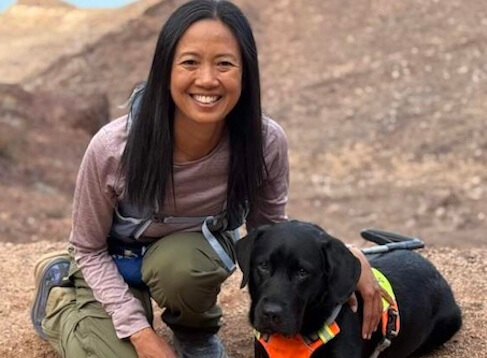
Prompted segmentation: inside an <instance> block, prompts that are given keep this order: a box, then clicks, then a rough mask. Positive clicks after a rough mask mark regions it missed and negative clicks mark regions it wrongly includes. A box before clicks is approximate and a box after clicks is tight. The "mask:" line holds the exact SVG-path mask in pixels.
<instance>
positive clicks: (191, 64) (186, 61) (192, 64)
mask: <svg viewBox="0 0 487 358" xmlns="http://www.w3.org/2000/svg"><path fill="white" fill-rule="evenodd" d="M181 64H182V65H183V66H188V67H191V66H196V65H197V64H198V63H197V62H196V61H195V60H185V61H183V62H182V63H181Z"/></svg>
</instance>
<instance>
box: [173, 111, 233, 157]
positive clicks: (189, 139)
mask: <svg viewBox="0 0 487 358" xmlns="http://www.w3.org/2000/svg"><path fill="white" fill-rule="evenodd" d="M224 131H225V122H223V121H222V122H218V123H208V124H206V123H205V124H201V123H194V122H191V121H187V120H178V119H175V121H174V163H186V162H190V161H194V160H198V159H200V158H203V157H204V156H206V155H208V154H209V153H210V152H211V151H212V150H213V149H215V148H216V146H217V145H218V143H220V140H221V139H222V136H223V133H224Z"/></svg>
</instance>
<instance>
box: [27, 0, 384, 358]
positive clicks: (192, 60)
mask: <svg viewBox="0 0 487 358" xmlns="http://www.w3.org/2000/svg"><path fill="white" fill-rule="evenodd" d="M287 191H288V158H287V141H286V138H285V135H284V132H283V131H282V129H281V128H280V127H279V126H278V125H277V124H276V123H275V122H274V121H272V120H271V119H269V118H266V117H263V115H262V110H261V102H260V84H259V70H258V63H257V50H256V46H255V41H254V38H253V35H252V32H251V29H250V26H249V24H248V22H247V20H246V18H245V17H244V15H243V14H242V13H241V11H240V10H239V9H238V8H237V7H236V6H235V5H233V4H231V3H229V2H227V1H216V0H195V1H191V2H188V3H186V4H185V5H183V6H181V7H179V8H178V9H177V10H176V11H175V12H174V13H173V14H172V15H171V16H170V17H169V19H168V20H167V22H166V23H165V25H164V26H163V28H162V30H161V33H160V35H159V39H158V42H157V46H156V50H155V54H154V59H153V63H152V68H151V70H150V73H149V76H148V79H147V83H146V84H145V85H144V86H143V87H142V88H141V89H140V90H139V91H137V92H136V94H135V95H134V96H133V100H132V107H131V111H130V114H129V115H128V116H125V117H122V118H119V119H117V120H115V121H113V122H111V123H109V124H108V125H106V126H105V127H103V128H102V129H101V130H100V131H99V132H98V133H97V134H96V135H95V136H94V137H93V139H92V141H91V143H90V145H89V146H88V148H87V150H86V153H85V156H84V159H83V162H82V164H81V167H80V171H79V174H78V179H77V184H76V190H75V195H74V209H73V227H72V232H71V236H70V250H69V251H70V254H69V255H50V256H49V257H46V258H44V259H42V260H41V261H40V263H39V264H38V266H37V268H36V276H37V280H38V286H39V288H38V293H37V296H36V300H35V303H34V308H33V311H32V318H33V322H34V325H35V326H36V329H37V330H38V332H39V333H40V335H41V336H43V337H46V338H47V339H48V340H49V342H50V343H51V344H52V345H53V346H54V347H55V348H56V350H57V351H58V352H59V353H60V354H61V355H62V356H64V357H85V356H91V355H94V356H100V357H136V356H138V357H159V358H160V357H176V354H175V352H174V351H173V349H172V348H171V346H170V345H169V344H168V343H167V342H166V341H165V340H164V339H163V338H161V337H159V336H158V335H157V334H156V333H155V332H154V330H153V329H152V327H151V323H152V310H151V305H150V298H151V297H152V298H153V299H154V300H155V301H156V302H157V303H158V305H159V306H160V307H161V308H165V311H164V313H163V314H162V319H163V321H164V322H165V323H166V324H167V325H168V326H169V327H170V328H171V329H172V331H173V333H174V343H175V347H176V350H177V351H178V354H179V356H182V357H226V355H225V352H224V349H223V346H222V344H221V342H220V341H219V339H218V338H217V336H216V333H217V332H218V329H219V327H220V318H221V310H220V308H219V306H218V305H217V304H216V300H217V295H218V292H219V290H220V286H221V284H222V282H223V281H224V280H225V279H226V278H227V277H228V276H229V275H230V274H231V273H232V271H233V269H234V252H233V243H234V241H233V240H234V230H235V229H236V228H238V227H239V226H240V225H242V224H243V221H244V220H246V226H247V229H248V230H252V229H253V228H255V227H257V226H259V225H262V224H267V223H272V222H279V221H283V220H286V215H285V205H286V202H287ZM354 252H355V253H356V255H358V256H360V258H361V261H362V266H363V274H362V277H361V280H360V282H359V288H360V291H361V293H362V295H363V296H364V301H365V307H366V308H365V323H364V335H365V336H368V335H370V334H371V332H372V330H373V329H374V328H375V326H376V325H377V322H378V320H379V319H380V311H381V307H382V306H381V299H380V296H381V294H380V289H379V288H378V287H377V284H376V283H375V280H374V279H373V277H372V274H371V272H370V268H369V267H368V264H367V262H366V260H365V258H364V257H363V255H361V254H359V251H358V250H355V251H354ZM68 269H69V272H68ZM66 276H68V279H66ZM51 288H52V289H51ZM369 316H370V317H369ZM41 322H42V325H41Z"/></svg>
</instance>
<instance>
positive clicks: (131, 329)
mask: <svg viewBox="0 0 487 358" xmlns="http://www.w3.org/2000/svg"><path fill="white" fill-rule="evenodd" d="M112 123H113V122H112ZM109 126H111V127H110V130H113V124H109ZM112 137H113V133H111V132H110V135H108V132H107V130H106V129H105V128H103V129H102V130H100V131H99V132H98V133H97V134H96V135H95V136H94V137H93V139H92V140H91V142H90V144H89V146H88V148H87V150H86V153H85V156H84V158H83V161H82V163H81V166H80V170H79V172H78V178H77V182H76V189H75V194H74V200H73V218H72V223H73V224H72V231H71V236H70V244H71V245H72V247H73V248H74V257H75V260H76V263H77V265H78V267H79V269H80V270H81V272H82V273H83V276H84V279H85V280H86V282H87V284H88V286H89V287H90V288H91V289H92V290H93V294H94V296H95V298H96V300H97V301H99V302H100V303H101V304H102V306H103V308H104V309H105V310H106V311H107V313H108V314H109V315H110V316H111V317H112V320H113V324H114V325H115V330H116V333H117V336H118V337H119V338H127V337H129V336H131V335H132V334H133V333H135V332H137V331H139V330H141V329H143V328H147V327H150V325H149V322H148V321H147V318H146V317H145V313H144V309H143V307H142V304H141V302H140V301H139V300H138V299H136V298H135V297H134V296H133V295H132V293H131V292H130V290H129V288H128V285H127V284H126V282H125V281H124V279H123V278H122V276H121V275H120V273H119V271H118V269H117V267H116V265H115V263H114V261H113V259H112V258H111V256H110V255H109V254H108V251H107V235H108V232H109V230H110V227H111V224H112V215H113V210H114V206H115V204H116V194H115V189H114V187H115V182H116V175H117V170H118V163H119V158H118V157H119V155H118V154H117V148H119V147H120V145H119V143H118V142H117V141H115V140H113V138H112Z"/></svg>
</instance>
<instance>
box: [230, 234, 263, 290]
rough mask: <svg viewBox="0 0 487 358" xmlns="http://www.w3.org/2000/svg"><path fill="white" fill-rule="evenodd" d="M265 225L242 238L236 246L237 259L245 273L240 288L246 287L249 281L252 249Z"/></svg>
mask: <svg viewBox="0 0 487 358" xmlns="http://www.w3.org/2000/svg"><path fill="white" fill-rule="evenodd" d="M263 228H264V227H259V228H257V229H255V230H253V231H252V232H250V234H248V235H247V236H245V237H243V238H241V239H240V240H238V241H237V244H236V246H235V250H236V251H237V261H238V266H239V267H240V270H241V271H242V273H243V278H242V283H241V285H240V288H243V287H245V285H246V284H247V283H248V282H249V277H250V270H251V267H250V263H251V260H252V251H253V249H254V243H255V240H257V238H258V237H259V236H260V235H261V234H262V231H263Z"/></svg>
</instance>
